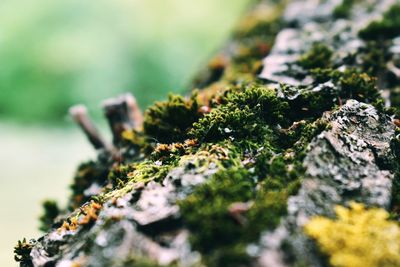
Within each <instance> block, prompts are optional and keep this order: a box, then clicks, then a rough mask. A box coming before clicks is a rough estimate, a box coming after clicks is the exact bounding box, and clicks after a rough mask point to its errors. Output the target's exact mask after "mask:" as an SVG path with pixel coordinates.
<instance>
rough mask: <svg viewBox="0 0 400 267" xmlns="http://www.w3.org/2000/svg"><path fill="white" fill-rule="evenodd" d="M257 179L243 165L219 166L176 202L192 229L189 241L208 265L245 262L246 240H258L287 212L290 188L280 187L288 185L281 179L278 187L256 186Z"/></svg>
mask: <svg viewBox="0 0 400 267" xmlns="http://www.w3.org/2000/svg"><path fill="white" fill-rule="evenodd" d="M280 173H281V172H280ZM276 175H278V173H277V174H276ZM257 180H258V178H257V175H255V174H254V173H252V172H251V171H249V170H247V169H245V168H242V167H233V168H230V169H227V170H222V171H220V172H218V173H216V174H215V175H214V176H213V177H212V178H211V180H209V181H208V182H207V183H205V184H203V185H201V186H199V187H198V188H196V189H195V191H194V193H193V194H192V195H190V196H189V197H187V198H186V199H184V200H182V201H180V202H179V203H178V204H179V206H180V208H181V212H182V216H183V220H184V221H185V223H186V224H187V226H188V227H189V229H190V230H191V232H192V237H191V243H192V245H193V247H194V249H196V250H198V251H200V252H202V253H203V254H204V255H205V257H204V260H205V263H206V264H207V266H228V265H224V264H229V266H239V265H240V264H241V263H245V262H246V261H248V260H249V256H248V255H247V254H246V252H245V248H246V244H248V243H249V242H252V241H255V240H257V238H258V237H259V235H260V233H261V231H263V230H266V229H271V228H274V227H275V226H276V225H277V224H278V223H279V220H280V218H281V217H282V216H283V215H284V214H286V202H287V197H288V195H289V194H290V193H293V192H289V191H288V190H287V189H283V188H284V187H289V188H291V186H288V185H287V184H284V182H283V181H281V186H280V187H279V188H278V187H276V188H274V189H272V188H268V187H267V186H265V184H263V183H261V184H260V188H258V187H257V184H258V183H257ZM277 183H278V181H277ZM289 184H290V183H289ZM207 202H209V203H213V204H212V205H207V204H205V203H207ZM242 207H245V208H244V209H243V208H242ZM199 221H201V222H202V223H199ZM233 255H235V256H233ZM236 260H238V261H236ZM221 264H222V265H221Z"/></svg>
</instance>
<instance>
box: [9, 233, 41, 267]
mask: <svg viewBox="0 0 400 267" xmlns="http://www.w3.org/2000/svg"><path fill="white" fill-rule="evenodd" d="M35 243H36V241H35V240H30V241H29V242H27V241H26V239H25V238H24V239H23V240H22V241H18V243H17V245H16V246H15V247H14V254H15V256H14V259H15V261H16V262H19V263H20V266H21V267H31V266H33V264H32V259H31V256H30V253H31V251H32V248H33V246H34V245H35Z"/></svg>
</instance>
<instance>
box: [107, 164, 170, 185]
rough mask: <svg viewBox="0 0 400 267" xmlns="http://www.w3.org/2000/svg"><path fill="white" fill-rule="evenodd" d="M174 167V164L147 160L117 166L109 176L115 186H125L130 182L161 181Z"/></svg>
mask: <svg viewBox="0 0 400 267" xmlns="http://www.w3.org/2000/svg"><path fill="white" fill-rule="evenodd" d="M172 167H173V164H163V163H162V162H154V161H151V160H145V161H142V162H138V163H131V164H126V165H120V166H116V167H114V168H113V169H112V170H111V172H110V174H109V177H108V178H109V180H110V183H111V184H113V186H114V188H123V187H124V186H125V185H126V184H127V183H128V182H133V183H144V184H146V183H148V182H150V181H156V182H161V181H162V179H163V178H164V177H165V176H166V175H167V173H168V171H169V170H170V169H171V168H172Z"/></svg>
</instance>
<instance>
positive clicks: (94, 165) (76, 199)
mask: <svg viewBox="0 0 400 267" xmlns="http://www.w3.org/2000/svg"><path fill="white" fill-rule="evenodd" d="M109 165H110V163H108V162H102V161H97V162H96V161H89V162H86V163H83V164H81V165H80V166H79V167H78V170H77V172H76V175H75V178H74V182H73V183H72V185H71V186H70V188H71V190H72V196H71V200H70V203H69V209H70V210H74V209H76V208H77V207H79V206H80V205H82V204H83V203H85V202H87V201H88V200H90V198H91V196H90V195H85V194H84V192H85V190H86V189H87V188H89V187H90V186H91V185H92V184H94V183H97V184H98V185H99V186H103V185H104V184H105V183H107V176H108V173H109V170H110V167H109Z"/></svg>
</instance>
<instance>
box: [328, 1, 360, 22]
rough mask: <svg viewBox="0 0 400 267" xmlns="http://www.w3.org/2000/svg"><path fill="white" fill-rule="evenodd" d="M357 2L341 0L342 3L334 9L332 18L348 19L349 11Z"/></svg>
mask: <svg viewBox="0 0 400 267" xmlns="http://www.w3.org/2000/svg"><path fill="white" fill-rule="evenodd" d="M356 1H357V0H342V3H341V4H340V5H338V6H336V7H335V9H334V10H333V16H334V17H335V18H349V16H350V14H351V9H352V7H353V5H354V4H355V2H356Z"/></svg>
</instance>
